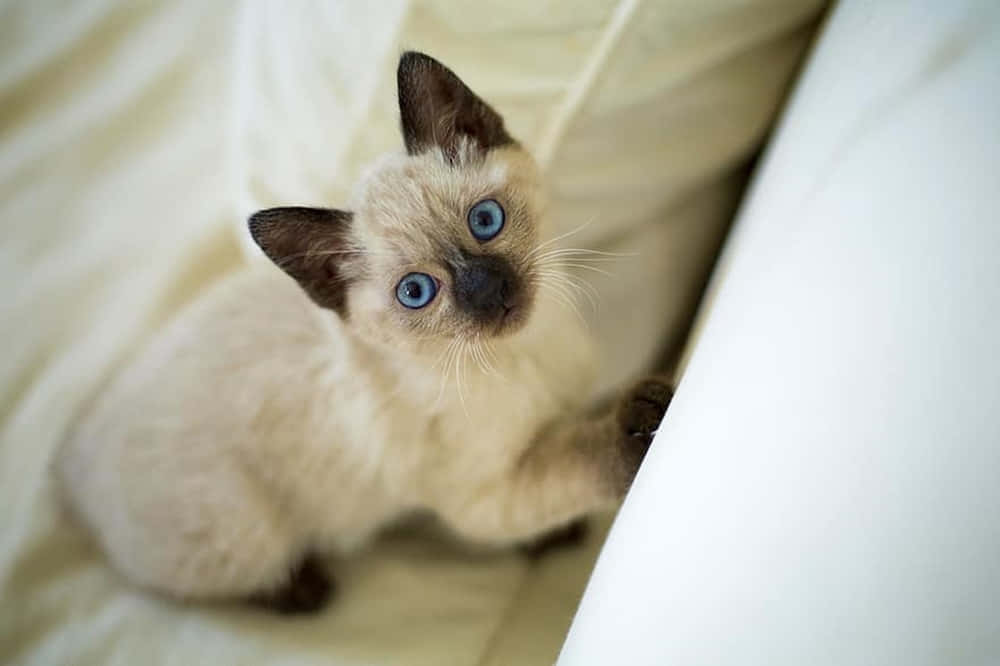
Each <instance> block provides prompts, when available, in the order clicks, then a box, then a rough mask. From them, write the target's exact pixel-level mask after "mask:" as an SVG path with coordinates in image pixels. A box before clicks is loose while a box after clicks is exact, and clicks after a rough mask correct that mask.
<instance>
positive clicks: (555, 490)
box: [439, 378, 673, 545]
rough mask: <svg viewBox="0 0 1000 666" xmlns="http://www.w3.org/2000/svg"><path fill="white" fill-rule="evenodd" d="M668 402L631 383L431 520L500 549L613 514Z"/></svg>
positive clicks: (664, 386)
mask: <svg viewBox="0 0 1000 666" xmlns="http://www.w3.org/2000/svg"><path fill="white" fill-rule="evenodd" d="M672 395H673V392H672V390H671V387H670V384H669V383H668V382H667V381H665V380H662V379H658V378H649V379H644V380H642V381H640V382H638V383H637V384H636V385H635V386H633V387H632V389H631V390H630V391H628V392H627V393H626V395H625V396H623V397H622V398H621V399H620V400H619V401H618V402H617V404H615V405H614V407H613V408H612V409H611V410H610V412H609V413H607V414H605V415H603V416H601V417H599V418H596V419H591V420H583V419H575V420H568V421H566V422H562V423H557V424H553V425H552V426H550V427H549V428H547V429H545V430H543V432H541V433H540V434H539V436H538V437H537V439H536V441H535V442H534V443H533V444H532V445H531V447H529V448H528V449H527V450H526V451H525V452H524V454H523V455H522V456H521V457H520V459H518V460H517V462H516V464H515V465H514V466H513V467H512V468H511V469H509V470H507V472H506V473H505V474H503V475H501V476H499V477H498V478H496V479H491V480H489V481H488V482H486V483H485V484H483V485H481V486H480V487H478V488H476V489H475V491H474V492H473V493H470V494H463V495H461V496H455V497H454V499H453V500H451V501H446V502H445V503H444V504H445V506H442V507H439V513H440V514H441V517H442V518H443V520H444V521H445V522H446V523H448V524H449V525H450V526H451V527H452V528H453V529H455V530H456V531H457V532H458V533H459V534H461V535H462V536H464V537H466V538H469V539H471V540H473V541H479V542H483V543H490V544H497V545H501V544H507V543H517V542H524V541H529V540H531V539H532V538H534V537H537V536H538V535H539V534H543V533H545V532H546V531H549V530H553V529H558V528H562V527H566V526H569V525H571V524H572V523H573V521H574V520H576V519H578V518H580V517H582V516H585V515H587V514H590V513H593V512H595V511H600V510H603V509H607V508H611V507H613V506H614V505H615V504H616V503H617V502H619V501H620V500H621V499H622V498H623V497H624V495H625V493H626V492H627V490H628V488H629V486H630V485H631V483H632V479H633V477H634V476H635V473H636V471H637V470H638V468H639V463H640V462H642V459H643V457H644V456H645V454H646V450H647V449H648V448H649V445H650V443H651V442H652V439H653V435H654V433H655V431H656V429H657V428H658V427H659V425H660V421H661V419H662V417H663V414H664V412H665V411H666V409H667V405H668V404H669V403H670V399H671V397H672Z"/></svg>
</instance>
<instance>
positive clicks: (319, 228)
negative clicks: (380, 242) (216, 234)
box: [248, 207, 360, 316]
mask: <svg viewBox="0 0 1000 666" xmlns="http://www.w3.org/2000/svg"><path fill="white" fill-rule="evenodd" d="M352 218H353V216H352V214H351V213H348V212H345V211H342V210H332V209H328V208H299V207H293V208H269V209H267V210H262V211H259V212H256V213H254V214H253V215H251V216H250V220H249V221H248V225H249V227H250V235H251V236H252V237H253V239H254V241H255V242H256V243H257V245H259V246H260V249H262V250H263V251H264V254H266V255H267V256H268V258H270V259H271V261H273V262H274V263H275V264H277V265H278V267H279V268H280V269H281V270H283V271H285V272H286V273H288V274H289V275H291V276H292V277H293V278H295V280H296V281H297V282H298V283H299V285H301V287H302V288H303V289H304V290H305V292H306V293H307V294H309V297H310V298H312V300H313V301H315V302H316V303H317V304H318V305H320V306H322V307H325V308H330V309H331V310H335V311H337V313H339V314H340V315H341V316H346V314H347V288H348V286H350V283H351V276H352V275H353V274H354V271H353V270H350V268H351V265H352V264H353V263H354V261H355V260H356V259H357V258H358V257H359V256H360V253H359V252H357V251H356V250H354V249H353V248H351V247H350V241H349V234H348V231H349V229H350V225H351V220H352ZM355 270H356V269H355Z"/></svg>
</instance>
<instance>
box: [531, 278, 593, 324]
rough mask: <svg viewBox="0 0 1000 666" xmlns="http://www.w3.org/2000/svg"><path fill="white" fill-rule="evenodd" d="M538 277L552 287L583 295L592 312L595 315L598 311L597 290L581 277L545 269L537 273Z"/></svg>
mask: <svg viewBox="0 0 1000 666" xmlns="http://www.w3.org/2000/svg"><path fill="white" fill-rule="evenodd" d="M538 275H539V276H541V277H542V278H546V280H545V282H547V283H548V284H549V285H550V286H552V287H555V286H556V285H559V286H560V287H562V288H564V289H565V290H567V291H569V292H570V293H571V294H575V295H583V296H584V297H585V298H586V299H587V301H588V302H589V303H590V307H591V308H592V310H593V312H595V313H596V312H597V311H598V310H599V308H598V306H597V303H598V299H599V295H598V293H597V290H596V289H595V288H594V285H592V284H590V283H589V282H587V281H586V280H584V279H583V278H582V277H579V276H574V275H570V274H568V273H564V272H562V271H556V270H546V269H543V270H540V271H538Z"/></svg>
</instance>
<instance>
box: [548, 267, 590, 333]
mask: <svg viewBox="0 0 1000 666" xmlns="http://www.w3.org/2000/svg"><path fill="white" fill-rule="evenodd" d="M542 277H545V276H542ZM552 278H558V280H556V279H552ZM563 278H564V276H562V275H559V274H555V275H554V276H550V279H548V280H545V279H543V280H541V282H540V283H539V287H540V291H541V293H543V294H549V295H551V296H552V297H553V298H555V299H556V300H557V301H558V302H560V303H562V304H563V305H564V306H566V307H567V308H568V309H569V310H570V311H571V312H573V314H574V315H576V317H577V318H578V319H579V320H580V322H581V323H583V324H584V325H585V326H586V325H587V320H586V319H585V318H584V316H583V314H582V313H581V312H580V308H579V307H578V306H577V304H576V299H575V295H574V292H572V291H571V290H570V288H569V287H568V286H567V285H568V284H569V283H568V282H566V281H564V279H563Z"/></svg>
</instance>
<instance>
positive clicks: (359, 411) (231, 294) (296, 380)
mask: <svg viewBox="0 0 1000 666" xmlns="http://www.w3.org/2000/svg"><path fill="white" fill-rule="evenodd" d="M397 78H398V92H399V109H400V114H401V117H402V131H403V139H404V143H405V146H406V151H405V153H401V154H398V155H390V156H387V157H385V158H383V159H382V160H380V161H378V162H377V163H376V164H375V165H374V166H373V167H372V168H371V169H370V171H369V172H368V173H367V175H366V176H365V177H364V179H363V180H362V181H361V183H360V185H359V187H358V189H357V191H356V193H355V195H354V198H353V201H352V202H351V206H350V210H333V209H324V208H297V207H294V208H272V209H269V210H263V211H260V212H258V213H256V214H254V215H253V216H252V217H251V218H250V220H249V227H250V233H251V234H252V236H253V238H254V240H255V241H256V242H257V244H258V245H259V246H260V248H261V249H262V250H263V251H264V253H265V254H266V255H267V256H268V257H269V258H270V259H271V260H272V261H273V262H274V263H275V264H276V265H277V268H275V267H271V268H270V269H264V268H258V269H254V270H248V271H246V272H245V273H243V274H240V275H237V276H235V277H233V278H231V279H229V280H227V281H225V282H224V283H223V284H221V285H219V286H218V287H216V288H214V289H213V290H211V291H209V292H208V293H206V294H205V295H204V297H202V298H201V299H200V300H198V301H197V302H196V303H194V304H193V305H192V306H191V307H190V308H189V309H188V310H186V311H185V312H184V313H182V314H181V315H180V316H179V317H178V318H177V319H176V320H175V321H174V322H173V323H172V324H171V325H169V326H168V327H167V328H166V329H165V330H163V331H162V333H161V334H160V335H159V336H158V337H157V338H156V339H154V341H153V342H152V344H151V346H150V347H149V348H148V349H147V350H146V351H145V352H144V353H142V354H141V355H140V356H139V357H138V358H137V359H136V360H135V361H134V362H133V363H132V364H131V366H129V367H127V368H126V369H125V370H124V372H123V373H122V374H121V375H120V376H118V377H117V379H116V380H115V381H114V382H113V383H112V384H111V385H110V387H109V389H108V390H107V391H105V392H104V394H103V395H101V396H100V397H99V399H98V400H97V402H96V404H95V406H94V408H93V409H92V410H91V411H90V412H89V413H88V414H87V415H86V416H85V417H84V419H83V420H82V421H81V423H80V424H79V425H78V427H77V428H76V430H75V432H73V433H71V437H70V438H69V439H68V440H67V442H66V444H65V445H64V446H63V447H62V449H61V450H60V451H59V453H58V455H57V459H56V461H55V468H56V471H57V475H58V477H59V480H60V482H61V485H62V488H63V489H64V491H65V495H66V497H67V498H68V501H69V503H70V504H71V506H72V508H73V509H74V510H75V512H76V513H77V514H78V515H79V516H80V517H81V518H82V519H83V521H84V522H85V523H86V524H87V525H88V526H89V528H90V529H91V530H92V531H93V533H94V534H95V535H96V537H97V539H98V541H99V542H100V544H101V545H102V547H103V549H104V550H105V551H106V552H107V555H108V556H109V557H110V559H111V561H112V563H113V564H114V566H115V567H116V568H117V569H118V570H119V571H121V572H122V573H123V574H124V575H125V576H126V577H127V578H129V579H130V580H132V581H133V582H135V583H137V584H139V585H142V586H145V587H148V588H152V589H155V590H159V591H162V592H164V593H166V594H169V595H173V596H175V597H178V598H187V599H213V598H252V599H258V600H267V601H269V602H271V603H273V604H274V605H275V606H276V607H277V608H279V609H282V610H285V611H305V610H312V609H315V608H318V607H319V606H321V605H322V604H323V603H324V602H325V600H326V597H327V595H328V593H329V590H330V584H329V582H328V579H327V578H326V574H325V572H324V571H323V570H322V568H321V567H319V566H318V564H317V561H316V559H315V555H317V554H319V555H322V554H332V553H341V552H345V551H349V550H351V549H354V548H356V547H358V546H359V545H361V544H363V543H364V542H366V541H367V540H368V539H370V538H371V537H372V536H373V535H374V534H375V533H376V532H377V531H378V530H379V528H380V527H382V526H384V525H386V524H387V523H388V522H390V521H393V520H394V519H397V518H399V517H400V516H402V515H405V514H407V513H409V512H413V511H431V512H433V513H434V514H435V515H436V516H437V517H438V518H439V519H440V520H441V521H442V522H443V523H444V524H445V525H446V526H448V527H449V528H450V529H451V530H452V531H454V532H455V533H456V534H458V535H459V536H461V537H463V538H465V539H467V540H470V541H473V542H477V543H481V544H486V545H495V546H503V545H508V544H516V543H521V542H525V541H527V540H530V539H533V538H535V537H537V536H538V535H541V534H544V533H545V532H547V531H549V530H553V529H555V528H559V527H562V526H565V525H567V524H568V523H570V522H572V521H574V520H575V519H577V518H579V517H581V516H584V515H586V514H588V513H590V512H594V511H597V510H601V509H605V508H609V507H613V506H614V505H615V504H616V503H617V502H618V501H619V500H620V499H621V498H622V496H623V495H624V493H625V491H626V490H627V488H628V486H629V484H630V482H631V480H632V477H633V475H634V474H635V471H636V469H637V467H638V465H639V462H640V461H641V459H642V457H643V455H644V454H645V452H646V449H647V448H648V446H649V443H650V440H651V437H652V434H653V432H654V430H655V429H656V428H657V427H658V426H659V423H660V419H661V417H662V415H663V413H664V410H665V409H666V407H667V404H668V402H669V400H670V396H671V392H670V388H669V386H668V385H667V384H666V383H665V382H663V381H660V380H657V379H647V380H645V381H642V382H639V383H638V384H637V385H636V386H635V387H634V388H633V389H632V390H631V391H630V392H628V393H627V395H626V396H625V397H624V398H623V399H621V400H620V401H619V402H618V403H617V404H616V405H614V406H613V408H612V409H610V410H609V411H607V413H604V414H603V415H599V416H596V417H594V416H590V417H588V416H587V415H586V412H585V408H586V405H585V404H584V401H585V399H586V397H587V396H588V386H589V383H590V376H591V374H592V372H593V370H592V366H593V357H592V350H591V343H590V341H589V340H588V337H587V334H586V332H585V330H584V329H583V327H582V325H581V323H580V322H579V320H578V319H577V318H576V316H575V313H573V312H572V311H571V310H570V309H568V308H566V307H564V305H565V304H564V303H562V302H560V299H559V298H551V296H553V295H554V296H558V295H559V292H558V288H557V287H556V286H554V285H557V284H558V280H559V276H560V273H559V270H560V267H559V265H558V256H559V255H558V254H556V255H553V254H551V253H549V254H546V252H547V251H548V250H551V249H552V247H553V245H552V243H553V242H554V241H555V240H556V239H552V240H550V241H543V240H542V239H543V238H545V232H546V229H545V218H544V210H543V207H542V200H541V193H540V184H539V175H538V172H537V170H536V166H535V164H534V162H533V161H532V159H531V157H530V156H529V155H528V153H527V152H525V151H524V149H523V148H522V147H521V146H519V145H518V143H517V142H516V141H514V139H512V138H511V137H510V135H509V134H508V133H507V130H506V129H505V128H504V123H503V120H502V119H501V117H500V116H499V115H497V113H496V112H495V111H494V110H493V109H492V108H490V107H489V106H488V105H487V104H486V103H484V102H483V101H482V100H481V99H479V98H478V97H477V96H476V95H475V94H474V93H472V91H470V90H469V89H468V88H467V87H466V86H465V85H464V84H463V83H462V81H460V80H459V79H458V77H456V76H455V74H454V73H452V72H451V71H450V70H449V69H447V68H446V67H444V66H443V65H441V64H440V63H438V62H437V61H435V60H433V59H432V58H430V57H428V56H426V55H423V54H420V53H413V52H410V53H405V54H404V55H403V56H402V58H401V60H400V62H399V68H398V72H397ZM553 257H554V258H553ZM279 268H280V269H281V270H278V269H279ZM282 271H284V272H282ZM289 276H290V277H289Z"/></svg>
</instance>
